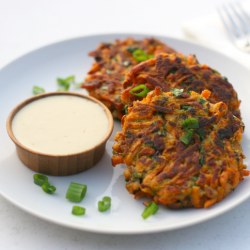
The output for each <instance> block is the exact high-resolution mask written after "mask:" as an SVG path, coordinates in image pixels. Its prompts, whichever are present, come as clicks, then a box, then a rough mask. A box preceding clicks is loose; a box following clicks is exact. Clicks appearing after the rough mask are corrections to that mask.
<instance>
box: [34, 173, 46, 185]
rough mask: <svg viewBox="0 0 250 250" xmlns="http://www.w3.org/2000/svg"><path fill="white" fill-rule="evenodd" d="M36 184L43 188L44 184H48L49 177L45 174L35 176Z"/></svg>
mask: <svg viewBox="0 0 250 250" xmlns="http://www.w3.org/2000/svg"><path fill="white" fill-rule="evenodd" d="M33 178H34V183H35V184H36V185H38V186H42V185H43V184H44V182H48V177H47V176H45V175H43V174H34V176H33Z"/></svg>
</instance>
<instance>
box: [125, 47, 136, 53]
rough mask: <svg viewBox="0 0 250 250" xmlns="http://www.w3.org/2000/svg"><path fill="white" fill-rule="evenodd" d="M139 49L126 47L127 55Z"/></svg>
mask: <svg viewBox="0 0 250 250" xmlns="http://www.w3.org/2000/svg"><path fill="white" fill-rule="evenodd" d="M138 49H139V48H137V47H128V48H127V51H128V52H129V53H133V52H135V51H136V50H138Z"/></svg>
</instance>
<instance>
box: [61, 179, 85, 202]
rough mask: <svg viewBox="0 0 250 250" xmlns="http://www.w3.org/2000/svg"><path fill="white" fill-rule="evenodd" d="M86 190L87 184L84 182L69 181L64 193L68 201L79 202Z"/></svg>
mask: <svg viewBox="0 0 250 250" xmlns="http://www.w3.org/2000/svg"><path fill="white" fill-rule="evenodd" d="M86 192H87V186H86V185H84V184H79V183H74V182H71V183H70V185H69V188H68V191H67V194H66V198H67V199H68V200H70V201H74V202H81V201H82V199H83V198H84V196H85V194H86Z"/></svg>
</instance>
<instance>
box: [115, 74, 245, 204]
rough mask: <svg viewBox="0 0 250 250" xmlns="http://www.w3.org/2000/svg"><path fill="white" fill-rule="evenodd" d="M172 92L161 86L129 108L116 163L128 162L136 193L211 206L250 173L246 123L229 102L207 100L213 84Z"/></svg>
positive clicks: (131, 187) (129, 181) (168, 201)
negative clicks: (244, 137) (244, 147)
mask: <svg viewBox="0 0 250 250" xmlns="http://www.w3.org/2000/svg"><path fill="white" fill-rule="evenodd" d="M216 76H217V75H216ZM172 93H173V94H172ZM172 93H171V92H168V93H166V92H162V90H161V89H160V88H159V87H157V88H156V89H155V90H154V91H151V92H149V93H148V95H147V97H146V98H144V99H143V100H142V101H135V102H134V103H133V106H132V107H129V108H128V112H129V113H128V114H127V115H125V116H124V117H123V118H122V128H123V131H122V132H118V133H117V134H116V137H115V140H116V141H117V143H116V144H115V145H114V146H113V150H114V151H115V153H114V156H113V157H112V163H113V165H114V166H115V165H117V164H120V163H125V164H126V165H127V167H128V168H127V169H126V170H125V172H124V175H125V178H126V180H127V183H126V188H127V190H128V191H129V193H131V194H134V195H135V198H137V197H140V196H143V195H147V196H148V197H151V198H152V199H153V200H154V201H155V202H156V203H161V204H164V205H166V206H167V207H169V208H181V207H196V208H201V207H209V206H211V205H213V204H215V203H217V202H220V201H221V200H222V199H223V198H224V197H226V196H227V195H228V194H229V193H230V192H231V191H232V190H234V189H235V188H236V187H237V185H238V184H239V181H241V180H243V176H246V175H248V174H249V171H247V170H245V169H246V165H244V164H243V159H244V158H245V157H244V155H243V152H242V148H241V137H242V133H243V129H244V125H243V123H242V122H241V120H240V119H239V118H237V117H236V116H234V115H233V114H232V112H231V111H228V108H227V105H226V104H225V103H223V102H218V103H211V102H209V101H207V100H206V98H208V97H209V95H210V92H209V91H208V90H205V91H203V92H202V94H201V95H200V94H197V93H196V92H193V91H191V93H184V92H182V90H177V91H176V90H172Z"/></svg>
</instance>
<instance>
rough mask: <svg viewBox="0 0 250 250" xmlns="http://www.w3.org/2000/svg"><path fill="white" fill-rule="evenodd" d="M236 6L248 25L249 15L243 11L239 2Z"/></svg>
mask: <svg viewBox="0 0 250 250" xmlns="http://www.w3.org/2000/svg"><path fill="white" fill-rule="evenodd" d="M236 4H237V6H238V8H239V9H240V10H241V12H242V13H243V14H244V16H245V18H246V19H247V21H248V23H250V17H249V15H248V14H247V13H246V12H245V11H244V9H243V8H242V7H241V5H240V3H239V2H237V3H236Z"/></svg>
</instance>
